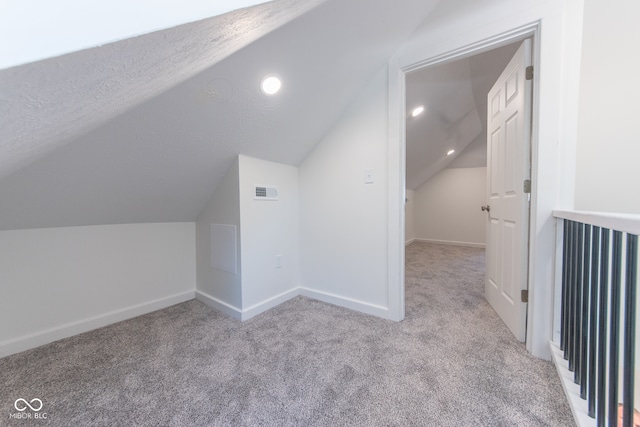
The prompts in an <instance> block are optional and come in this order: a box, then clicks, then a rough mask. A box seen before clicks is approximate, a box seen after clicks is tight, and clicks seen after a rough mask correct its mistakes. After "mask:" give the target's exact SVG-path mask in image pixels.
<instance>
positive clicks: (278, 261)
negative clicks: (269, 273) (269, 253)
mask: <svg viewBox="0 0 640 427" xmlns="http://www.w3.org/2000/svg"><path fill="white" fill-rule="evenodd" d="M276 268H282V255H276Z"/></svg>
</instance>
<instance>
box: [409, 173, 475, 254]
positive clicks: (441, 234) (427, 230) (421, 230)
mask: <svg viewBox="0 0 640 427" xmlns="http://www.w3.org/2000/svg"><path fill="white" fill-rule="evenodd" d="M486 176H487V168H486V167H479V168H450V169H445V170H443V171H442V172H440V173H438V174H437V175H436V176H434V177H433V178H431V179H430V180H429V181H427V182H425V183H424V184H422V185H421V186H420V187H418V188H417V189H416V190H415V191H414V200H415V204H414V212H413V214H414V223H415V225H414V227H415V232H414V237H415V238H416V239H424V240H429V241H438V242H443V243H454V244H463V245H465V244H466V245H471V246H483V245H484V244H485V242H486V239H485V237H486V236H485V227H486V220H487V215H486V213H484V212H482V211H481V210H480V207H481V206H482V205H484V204H485V203H486Z"/></svg>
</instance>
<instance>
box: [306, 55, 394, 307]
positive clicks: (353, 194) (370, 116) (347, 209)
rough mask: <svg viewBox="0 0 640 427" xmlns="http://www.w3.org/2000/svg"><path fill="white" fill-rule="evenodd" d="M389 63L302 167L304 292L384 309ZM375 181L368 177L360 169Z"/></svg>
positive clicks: (385, 288) (324, 298)
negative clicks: (368, 181) (370, 174)
mask: <svg viewBox="0 0 640 427" xmlns="http://www.w3.org/2000/svg"><path fill="white" fill-rule="evenodd" d="M387 90H388V89H387V68H386V67H384V68H383V69H381V70H380V71H379V72H378V73H377V74H376V75H375V76H374V77H373V79H372V80H371V81H370V83H369V85H368V87H367V88H366V89H365V90H364V92H363V93H362V94H361V95H360V96H359V97H358V98H357V100H356V101H355V103H354V104H353V105H352V106H351V107H350V108H349V109H348V110H347V111H346V112H345V113H344V114H343V116H342V118H341V120H340V121H339V122H338V123H337V124H336V126H334V127H333V128H332V129H331V131H330V132H329V133H328V134H327V135H326V136H325V137H324V138H323V139H322V141H320V143H319V144H318V145H317V146H316V148H315V149H314V151H313V152H312V153H311V154H310V155H309V156H308V157H307V158H306V159H305V161H304V162H303V163H302V165H301V166H300V230H301V235H300V242H301V245H300V248H301V269H302V270H301V271H302V276H301V282H302V286H303V288H304V289H306V291H305V292H307V293H308V294H310V295H312V296H314V297H316V298H320V299H323V300H325V301H329V302H334V303H337V304H340V305H343V306H347V307H351V308H354V309H357V310H360V311H365V312H370V313H374V314H377V315H380V316H383V317H385V316H387V267H386V266H387V179H388V178H387V168H388V167H387V154H388V146H387V138H388V130H387V115H388V105H387ZM367 169H371V170H373V175H374V182H373V183H372V184H365V170H367Z"/></svg>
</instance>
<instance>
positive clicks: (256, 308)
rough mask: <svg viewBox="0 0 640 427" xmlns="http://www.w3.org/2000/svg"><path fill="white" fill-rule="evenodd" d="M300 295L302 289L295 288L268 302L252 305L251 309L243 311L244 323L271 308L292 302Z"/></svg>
mask: <svg viewBox="0 0 640 427" xmlns="http://www.w3.org/2000/svg"><path fill="white" fill-rule="evenodd" d="M298 295H300V288H295V289H291V290H289V291H286V292H283V293H281V294H280V295H276V296H275V297H272V298H269V299H268V300H266V301H262V302H260V303H258V304H255V305H252V306H251V307H248V308H245V309H244V310H242V320H243V321H244V320H248V319H251V318H252V317H254V316H257V315H258V314H260V313H263V312H265V311H267V310H269V309H270V308H273V307H275V306H277V305H280V304H282V303H283V302H285V301H288V300H290V299H291V298H295V297H297V296H298Z"/></svg>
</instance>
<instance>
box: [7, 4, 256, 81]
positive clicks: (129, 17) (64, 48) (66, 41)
mask: <svg viewBox="0 0 640 427" xmlns="http://www.w3.org/2000/svg"><path fill="white" fill-rule="evenodd" d="M260 3H265V0H258V1H257V0H225V1H224V2H211V1H207V0H183V1H181V2H180V3H175V2H171V1H160V2H159V1H156V0H143V1H140V0H138V1H135V2H131V1H126V0H111V1H108V2H91V3H88V2H84V1H81V0H58V1H55V2H35V1H33V0H6V1H3V2H2V7H1V9H0V10H1V11H2V13H0V39H1V40H13V41H14V43H2V44H0V69H2V68H7V67H10V66H15V65H19V64H24V63H26V62H32V61H37V60H40V59H44V58H49V57H52V56H58V55H62V54H64V53H69V52H73V51H76V50H81V49H86V48H89V47H93V46H98V45H102V44H105V43H110V42H113V41H115V40H121V39H124V38H127V37H132V36H137V35H139V34H144V33H148V32H151V31H156V30H159V29H161V28H169V27H174V26H176V25H180V24H184V23H186V22H192V21H197V20H199V19H204V18H209V17H212V16H216V15H222V14H224V13H227V12H230V11H232V10H235V9H240V8H243V7H248V6H253V5H256V4H260ZM80 35H81V36H80ZM16 40H20V42H19V43H16V42H15V41H16Z"/></svg>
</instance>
